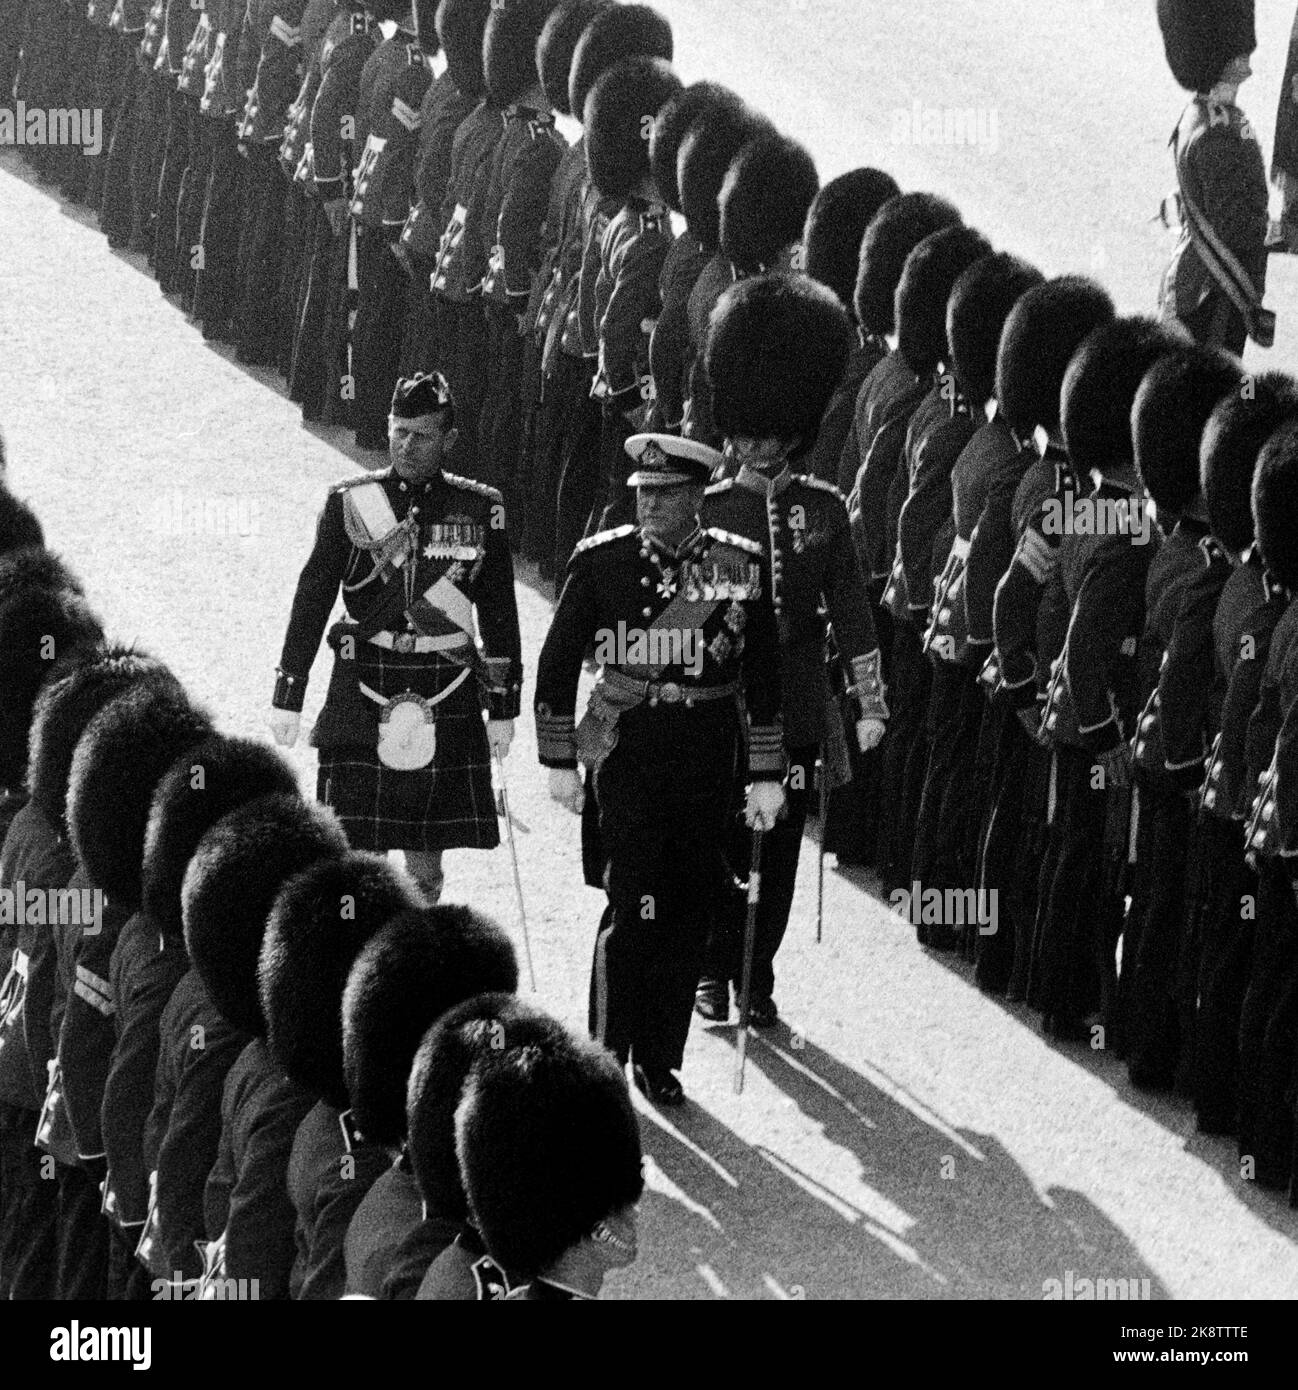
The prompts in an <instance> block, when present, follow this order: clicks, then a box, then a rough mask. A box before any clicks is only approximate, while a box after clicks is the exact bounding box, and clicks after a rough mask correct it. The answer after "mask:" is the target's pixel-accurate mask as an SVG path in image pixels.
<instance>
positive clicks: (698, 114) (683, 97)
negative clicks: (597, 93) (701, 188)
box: [649, 82, 744, 212]
mask: <svg viewBox="0 0 1298 1390" xmlns="http://www.w3.org/2000/svg"><path fill="white" fill-rule="evenodd" d="M743 104H744V103H743V99H742V98H741V97H739V96H738V95H737V94H736V93H734V92H732V91H731V90H730V88H729V87H723V86H721V84H720V83H718V82H695V83H693V84H692V85H691V86H689V87H686V88H685V90H684V91H683V92H681V94H680V95H679V96H677V97H674V98H673V99H672V100H671V101H669V102H668V103H667V104H666V106H664V107H663V109H662V110H661V111H659V113H658V119H657V120H656V121H654V128H653V132H652V133H651V134H650V136H649V169H650V172H651V173H652V174H653V180H654V184H655V185H656V186H657V189H658V192H659V193H660V194H661V195H662V199H663V202H665V203H666V204H667V206H668V207H669V208H671V209H672V211H673V212H684V209H683V208H682V207H681V186H680V180H679V178H678V177H677V170H676V163H677V159H678V157H679V155H680V152H681V145H682V143H683V142H684V140H685V137H686V135H688V134H689V132H690V127H691V126H692V125H693V124H694V122H695V121H697V120H700V119H702V118H703V117H704V116H706V115H707V114H708V112H710V111H713V110H715V109H716V108H717V107H718V106H729V107H731V108H733V109H736V110H742V109H743Z"/></svg>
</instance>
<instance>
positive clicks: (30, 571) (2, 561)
mask: <svg viewBox="0 0 1298 1390" xmlns="http://www.w3.org/2000/svg"><path fill="white" fill-rule="evenodd" d="M34 589H65V590H67V591H68V592H70V593H73V594H81V595H83V596H84V590H83V589H82V587H81V581H80V580H79V579H78V578H77V577H76V575H75V574H73V573H72V571H71V570H70V569H69V568H68V567H67V565H65V564H64V563H63V561H62V560H61V559H59V557H58V556H57V555H55V554H54V552H53V551H52V550H46V549H45V547H44V546H43V545H25V546H23V547H21V548H20V549H18V550H11V551H9V553H8V554H7V555H4V556H0V603H7V602H8V601H9V599H10V598H12V597H13V595H14V594H17V593H23V592H30V591H31V590H34Z"/></svg>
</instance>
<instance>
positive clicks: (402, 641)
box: [392, 632, 415, 656]
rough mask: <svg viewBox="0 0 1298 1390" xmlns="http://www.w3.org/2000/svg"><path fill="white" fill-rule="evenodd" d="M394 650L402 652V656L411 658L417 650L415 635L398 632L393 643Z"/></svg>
mask: <svg viewBox="0 0 1298 1390" xmlns="http://www.w3.org/2000/svg"><path fill="white" fill-rule="evenodd" d="M392 649H393V651H397V652H400V653H401V655H402V656H409V655H410V653H411V652H413V651H414V649H415V634H414V633H413V632H398V633H397V635H396V639H395V640H394V641H393V643H392Z"/></svg>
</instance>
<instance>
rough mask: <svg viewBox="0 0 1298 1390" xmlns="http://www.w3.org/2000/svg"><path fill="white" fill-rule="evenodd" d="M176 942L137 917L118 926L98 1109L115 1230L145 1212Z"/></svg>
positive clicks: (178, 957)
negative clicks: (109, 1039) (109, 1048)
mask: <svg viewBox="0 0 1298 1390" xmlns="http://www.w3.org/2000/svg"><path fill="white" fill-rule="evenodd" d="M186 964H187V962H186V958H185V948H184V944H183V942H181V941H178V940H176V939H174V938H172V937H164V936H161V935H160V934H159V932H158V929H157V927H156V926H155V925H154V924H153V922H152V921H151V920H150V919H149V918H148V917H147V916H146V915H145V914H144V913H143V912H136V913H135V914H134V915H133V916H132V917H131V918H130V919H129V920H128V921H127V923H126V925H125V926H124V927H123V928H122V932H121V935H120V937H118V940H117V945H116V946H115V947H114V949H113V958H112V966H111V971H110V975H109V979H110V981H111V983H112V987H113V999H114V1003H115V1005H116V1014H115V1023H116V1027H117V1041H116V1044H115V1045H114V1047H113V1055H112V1060H111V1061H110V1063H109V1067H108V1079H107V1082H106V1083H105V1086H104V1102H103V1108H102V1110H101V1111H100V1120H101V1123H102V1125H103V1134H104V1150H105V1156H106V1159H107V1163H108V1191H107V1193H106V1195H105V1201H106V1203H109V1204H110V1205H109V1208H108V1209H109V1212H110V1215H112V1216H113V1219H114V1220H116V1221H117V1222H118V1224H119V1225H122V1226H126V1227H132V1226H139V1225H142V1224H143V1223H144V1221H145V1219H146V1218H147V1216H148V1214H149V1173H150V1171H151V1168H152V1164H151V1163H150V1162H149V1161H148V1160H147V1159H146V1157H145V1147H146V1131H147V1129H148V1123H149V1114H150V1112H151V1110H152V1109H153V1085H154V1080H155V1077H156V1074H157V1070H158V1052H159V1049H160V1048H161V1044H162V1038H161V1032H160V1023H161V1019H162V1011H163V1010H164V1009H165V1008H166V1007H167V1001H168V1000H169V999H170V998H171V994H172V991H173V990H174V989H175V988H176V986H177V985H178V984H179V983H180V977H181V976H182V975H183V974H184V973H185V969H186Z"/></svg>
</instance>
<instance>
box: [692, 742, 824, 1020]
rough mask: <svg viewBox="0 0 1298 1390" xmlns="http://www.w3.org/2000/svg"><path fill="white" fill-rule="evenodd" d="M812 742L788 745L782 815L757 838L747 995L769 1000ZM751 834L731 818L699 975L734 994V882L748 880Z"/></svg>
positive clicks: (744, 905) (737, 933) (739, 947)
mask: <svg viewBox="0 0 1298 1390" xmlns="http://www.w3.org/2000/svg"><path fill="white" fill-rule="evenodd" d="M819 751H820V750H819V748H818V746H817V745H816V744H812V745H811V746H810V747H803V748H791V749H789V773H788V776H787V777H786V779H785V783H784V792H785V798H786V802H785V814H784V815H783V816H782V817H781V818H780V820H779V821H778V822H777V824H776V826H775V829H774V830H768V831H767V832H766V834H765V835H764V836H763V837H762V890H761V897H760V898H759V900H758V904H757V931H756V934H755V936H754V938H753V975H752V998H753V999H754V1000H756V1001H758V1002H760V1001H762V1000H766V999H770V998H771V996H772V994H773V993H774V991H775V954H776V952H777V951H778V950H779V949H780V943H781V942H782V941H783V940H784V933H785V931H786V930H787V929H788V925H789V913H790V911H791V910H792V908H793V891H794V889H795V887H796V886H797V881H798V856H799V854H800V853H801V851H802V833H803V831H804V830H805V828H806V824H807V812H808V810H809V809H810V806H811V797H812V791H813V788H814V786H815V780H816V756H817V754H818V753H819ZM752 848H753V834H752V831H751V830H749V829H748V828H747V826H746V825H744V823H743V821H742V820H739V819H734V820H732V821H731V825H730V831H729V835H728V836H727V847H726V859H727V862H728V863H729V865H730V876H729V881H728V883H727V892H726V895H725V897H724V898H723V900H722V903H721V910H720V913H719V915H718V917H717V922H716V926H715V927H714V928H713V930H712V934H711V936H710V937H709V939H708V952H707V958H706V961H705V963H704V975H705V978H707V979H708V980H712V981H718V982H721V983H723V984H724V983H725V982H726V981H733V983H734V986H735V991H736V995H737V994H738V991H739V989H740V987H741V985H742V983H743V963H744V962H743V948H744V924H745V921H746V919H747V915H748V896H747V893H746V892H744V891H741V890H740V888H739V887H738V885H739V884H740V883H743V882H744V881H745V880H746V879H747V878H748V873H749V869H750V868H751V865H752Z"/></svg>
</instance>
